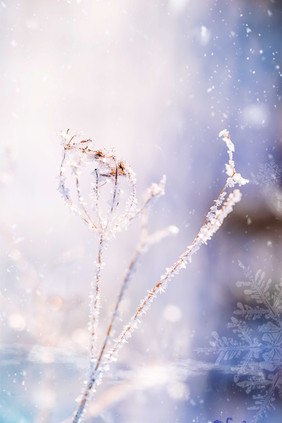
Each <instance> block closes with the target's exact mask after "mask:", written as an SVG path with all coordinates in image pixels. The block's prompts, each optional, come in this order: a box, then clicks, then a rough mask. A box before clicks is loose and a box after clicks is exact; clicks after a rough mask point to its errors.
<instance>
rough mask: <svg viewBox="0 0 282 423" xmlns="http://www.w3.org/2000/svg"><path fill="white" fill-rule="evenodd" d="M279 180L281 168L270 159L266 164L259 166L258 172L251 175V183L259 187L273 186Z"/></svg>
mask: <svg viewBox="0 0 282 423" xmlns="http://www.w3.org/2000/svg"><path fill="white" fill-rule="evenodd" d="M280 178H281V168H280V167H279V166H278V165H277V164H276V163H275V162H274V160H273V159H271V160H270V161H269V162H268V163H264V164H261V165H259V167H258V172H257V174H256V175H253V181H254V183H255V184H256V185H260V186H265V187H269V186H274V185H277V184H278V183H279V180H280Z"/></svg>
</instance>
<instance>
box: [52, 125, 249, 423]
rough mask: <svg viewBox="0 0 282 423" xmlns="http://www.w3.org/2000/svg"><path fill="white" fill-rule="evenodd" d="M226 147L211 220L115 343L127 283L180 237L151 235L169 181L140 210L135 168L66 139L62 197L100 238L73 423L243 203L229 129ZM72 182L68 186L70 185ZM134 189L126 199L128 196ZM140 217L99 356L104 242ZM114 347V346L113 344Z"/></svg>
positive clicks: (148, 195) (154, 186) (86, 142)
mask: <svg viewBox="0 0 282 423" xmlns="http://www.w3.org/2000/svg"><path fill="white" fill-rule="evenodd" d="M219 136H220V137H222V138H223V141H224V142H225V143H226V145H227V149H228V155H229V161H228V163H227V164H226V173H227V176H228V178H227V180H226V183H225V185H224V187H223V189H222V190H221V192H220V194H219V196H218V198H217V200H215V203H214V205H213V206H212V207H211V208H210V211H209V212H208V214H207V216H206V219H205V221H204V223H203V225H202V227H201V228H200V230H199V232H198V234H197V235H196V237H195V238H194V240H193V242H192V243H191V244H190V245H189V246H188V247H187V248H186V249H185V251H184V252H183V253H182V254H181V255H180V256H179V258H178V259H177V260H176V262H175V263H174V264H172V266H170V267H168V268H167V269H166V270H165V272H164V274H163V275H162V276H161V277H160V279H159V280H158V282H157V283H156V284H155V286H154V287H153V288H152V289H151V290H150V291H148V293H147V295H146V296H145V297H144V298H143V300H142V301H141V302H140V304H139V306H138V307H137V310H136V312H135V313H134V314H133V316H132V318H131V319H130V321H129V322H128V323H127V324H126V325H125V326H124V328H123V330H122V331H121V333H120V335H119V336H118V337H117V338H116V339H114V340H113V339H112V329H113V327H114V325H115V322H116V320H117V316H118V313H119V307H120V303H121V301H122V299H123V296H124V294H125V292H126V289H127V287H128V284H129V282H130V280H131V278H132V276H133V274H134V270H135V267H136V263H137V261H138V260H139V258H140V256H141V254H142V253H144V252H145V251H147V250H148V248H149V246H150V245H152V244H154V243H156V242H158V241H160V240H161V239H162V238H163V237H165V236H167V235H169V234H173V233H177V228H175V227H174V226H170V227H168V228H166V229H163V230H161V231H157V232H156V233H153V234H148V228H147V213H148V206H149V205H150V204H151V203H152V201H153V200H154V199H155V198H157V197H159V196H161V195H163V194H164V187H165V177H164V176H163V178H162V179H161V181H160V182H159V183H158V184H156V183H153V184H152V186H151V187H150V188H149V189H148V190H147V191H146V192H145V195H144V197H143V201H142V203H141V206H139V207H138V206H137V200H136V189H135V174H134V172H133V171H132V169H131V167H130V166H129V165H128V163H126V162H125V161H123V160H120V159H119V158H118V157H117V155H116V154H115V152H114V151H108V150H106V149H97V148H96V146H95V144H94V143H93V141H91V140H90V139H83V140H78V138H77V137H76V136H70V135H69V131H67V132H66V133H64V134H62V140H63V159H62V163H61V167H60V185H59V189H60V192H61V194H62V196H63V198H64V200H65V201H66V203H67V204H68V205H69V206H70V208H71V210H73V211H74V212H75V213H76V214H77V215H78V216H79V217H80V218H81V219H82V220H83V221H84V222H85V223H86V224H87V226H88V227H89V229H91V230H92V231H93V232H95V233H96V234H97V236H98V257H97V264H96V274H95V279H94V280H93V281H92V284H91V288H90V311H89V332H90V357H89V363H90V366H89V367H90V368H89V376H88V379H87V381H86V387H85V388H84V390H83V393H82V396H81V399H80V402H79V405H78V409H77V411H76V413H75V415H74V417H73V423H78V422H80V421H81V420H82V417H83V413H84V411H85V408H86V405H87V403H88V401H89V398H90V395H91V393H92V392H93V391H94V390H95V387H96V386H97V384H98V383H99V382H100V381H101V377H102V374H103V371H105V370H106V369H107V368H108V367H109V364H110V363H111V362H112V361H113V360H115V359H116V356H117V353H118V352H119V350H120V348H121V346H122V345H123V344H124V343H126V342H127V341H128V339H129V338H130V336H131V335H132V333H133V332H134V330H135V329H136V328H137V327H138V324H139V323H140V321H141V318H142V316H143V315H144V314H145V312H146V311H147V310H148V308H149V307H150V305H151V304H152V302H153V300H154V299H155V298H156V296H157V295H158V294H159V293H161V292H164V291H165V289H166V286H167V284H168V283H169V281H170V280H171V279H172V278H173V277H174V276H175V275H176V274H177V273H178V272H179V271H180V270H181V269H184V268H185V267H186V265H187V262H188V261H189V262H190V261H191V258H192V255H193V254H194V253H195V252H196V251H198V250H199V248H200V247H201V245H202V244H206V243H207V241H209V240H210V239H211V238H212V236H213V235H214V233H215V232H216V231H217V230H218V229H219V227H220V226H221V225H222V223H223V221H224V219H225V217H226V216H227V215H228V214H229V213H230V212H231V211H232V210H233V207H234V205H235V204H236V203H238V202H239V201H240V199H241V193H240V191H239V190H238V189H235V190H234V191H233V192H231V193H230V194H229V195H228V197H227V198H226V195H227V189H228V188H233V187H234V186H235V185H239V186H241V185H245V184H246V183H247V182H248V181H247V180H246V179H244V178H243V177H242V176H241V175H240V174H239V173H237V172H236V170H235V164H234V160H233V152H234V144H233V143H232V141H231V139H230V137H229V133H228V131H227V130H223V131H221V132H220V134H219ZM89 177H90V180H91V182H89ZM67 183H68V185H67ZM128 188H129V190H130V194H129V195H128V197H126V195H125V193H127V192H128ZM138 216H141V219H142V229H141V239H140V242H139V244H138V245H137V247H136V251H135V253H134V255H133V258H132V260H131V262H130V264H129V266H128V269H127V271H126V272H125V276H124V279H123V282H122V284H121V288H120V291H119V294H118V296H117V300H116V304H115V306H114V310H113V313H112V317H111V319H110V323H109V326H108V329H107V332H106V334H105V338H104V341H103V343H102V347H101V349H100V351H98V352H97V351H96V341H97V339H96V333H97V326H98V321H99V310H100V285H101V274H102V268H103V250H104V244H105V242H109V241H110V239H111V238H112V237H113V236H114V235H115V233H116V232H118V231H120V230H122V229H124V228H126V227H127V226H128V225H129V224H130V223H131V222H132V221H134V220H135V219H136V218H137V217H138ZM110 342H111V345H110V346H109V343H110Z"/></svg>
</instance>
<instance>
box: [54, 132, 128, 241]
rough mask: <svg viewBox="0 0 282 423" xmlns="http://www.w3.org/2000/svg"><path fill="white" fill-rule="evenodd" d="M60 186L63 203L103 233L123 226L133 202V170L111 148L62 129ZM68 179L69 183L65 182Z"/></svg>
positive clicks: (107, 234) (111, 231) (104, 234)
mask: <svg viewBox="0 0 282 423" xmlns="http://www.w3.org/2000/svg"><path fill="white" fill-rule="evenodd" d="M61 135H62V141H63V148H64V151H63V159H62V163H61V168H60V185H59V189H60V191H61V193H62V196H63V198H64V199H65V201H66V203H67V204H68V205H69V206H70V207H71V209H72V210H73V211H74V212H75V213H76V214H78V215H79V216H80V217H81V218H82V219H83V220H84V222H85V223H87V224H88V225H89V227H90V228H91V229H94V230H96V231H97V232H98V233H99V234H100V235H103V236H104V237H110V236H111V235H113V233H114V232H116V231H117V230H120V228H121V227H122V226H125V225H126V224H127V223H128V222H129V220H130V217H131V216H132V214H133V212H134V209H135V206H136V194H135V174H134V172H133V171H132V169H131V167H130V166H129V165H128V164H127V163H126V162H125V161H122V160H120V159H119V158H118V157H117V156H116V154H115V152H114V151H113V150H107V149H105V148H103V149H97V148H96V146H95V144H94V142H93V141H92V140H91V139H78V138H77V136H76V135H73V136H70V135H69V131H67V132H66V133H62V134H61ZM67 179H68V182H69V185H68V186H67V185H66V180H67Z"/></svg>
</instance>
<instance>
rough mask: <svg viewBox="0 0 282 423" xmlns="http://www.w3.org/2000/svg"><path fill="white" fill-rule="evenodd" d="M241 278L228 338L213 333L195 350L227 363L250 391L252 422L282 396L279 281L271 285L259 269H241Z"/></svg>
mask: <svg viewBox="0 0 282 423" xmlns="http://www.w3.org/2000/svg"><path fill="white" fill-rule="evenodd" d="M239 265H240V267H242V269H243V270H244V275H245V278H246V280H245V281H238V282H237V286H238V287H242V288H243V290H244V295H245V298H246V300H247V301H246V303H241V302H239V303H237V309H236V310H235V311H234V313H233V314H234V316H233V317H231V320H230V322H229V323H228V324H227V328H229V329H231V330H232V332H233V336H232V337H225V336H222V337H221V336H220V335H219V334H218V333H217V332H213V334H212V337H213V340H212V341H211V342H210V347H207V348H198V349H197V352H200V353H205V354H207V355H211V354H213V355H215V356H216V357H217V358H216V362H215V366H219V365H220V364H222V362H225V363H226V362H228V364H229V365H230V367H231V371H232V373H233V374H234V382H235V384H236V385H237V386H239V387H240V388H242V389H244V390H245V392H246V393H247V394H251V396H252V399H253V401H254V405H253V406H252V407H249V409H250V410H252V412H253V422H258V421H261V419H263V418H264V417H265V416H266V415H267V413H268V412H269V411H270V410H273V409H274V408H275V407H274V402H275V400H276V399H278V398H281V399H282V318H281V315H282V280H281V283H280V284H276V285H275V284H274V283H273V282H272V280H271V279H267V278H266V277H265V274H264V273H263V272H262V271H261V270H259V271H257V273H256V274H255V275H253V272H252V271H251V269H250V268H249V267H248V268H245V267H244V266H243V265H242V264H241V263H239Z"/></svg>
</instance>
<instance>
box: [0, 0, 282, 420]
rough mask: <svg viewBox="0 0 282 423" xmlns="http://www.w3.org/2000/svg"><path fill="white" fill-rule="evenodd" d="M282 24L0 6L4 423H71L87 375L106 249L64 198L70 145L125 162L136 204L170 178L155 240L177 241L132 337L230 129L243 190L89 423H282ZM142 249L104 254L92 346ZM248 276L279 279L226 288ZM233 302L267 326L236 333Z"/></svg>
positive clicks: (198, 10)
mask: <svg viewBox="0 0 282 423" xmlns="http://www.w3.org/2000/svg"><path fill="white" fill-rule="evenodd" d="M281 17H282V2H280V1H279V0H248V1H247V0H205V1H195V0H162V1H161V0H150V1H147V2H146V1H135V2H132V1H129V0H120V1H113V0H109V1H107V0H104V1H102V0H101V1H98V0H56V1H55V0H54V1H52V2H51V1H34V0H27V1H23V0H20V1H16V0H3V1H1V2H0V22H1V25H0V51H1V55H0V92H1V97H0V107H1V113H0V122H1V140H0V204H1V207H0V263H1V266H0V272H1V273H0V422H1V423H27V422H28V423H39V422H42V423H53V422H54V423H55V422H66V421H70V420H69V417H70V416H71V415H72V413H73V412H74V409H75V406H76V405H75V399H76V398H77V397H78V395H79V394H80V392H81V389H82V384H83V380H84V379H85V375H86V372H87V365H88V364H87V354H88V332H87V316H88V302H89V286H90V281H91V278H93V276H94V270H95V268H94V261H95V258H96V252H97V245H96V244H97V240H96V238H95V237H94V236H93V233H91V232H90V231H89V230H88V229H87V227H86V226H84V225H83V223H82V221H80V219H78V218H77V216H75V215H74V214H72V213H71V212H70V210H69V209H68V208H67V207H66V206H65V205H64V202H63V200H62V198H61V197H60V194H59V192H58V190H57V187H58V172H59V165H60V161H61V157H62V145H61V140H60V135H59V134H60V131H62V130H63V131H66V130H67V129H68V128H69V129H70V133H73V134H81V136H85V137H87V138H92V139H93V140H94V141H95V143H96V145H97V148H98V149H99V148H102V147H107V148H110V147H113V148H114V149H115V151H116V152H117V154H118V155H119V156H120V157H121V158H122V159H124V160H126V161H128V162H129V163H130V164H131V166H132V168H133V169H134V171H135V172H136V175H137V189H138V196H139V198H141V197H142V193H143V192H144V190H145V189H146V187H147V186H149V185H150V184H151V183H152V182H158V181H159V180H160V179H161V177H162V175H163V174H165V175H166V177H167V185H166V196H165V197H162V198H161V199H159V200H158V202H157V203H156V204H154V207H153V208H152V210H151V213H150V225H149V226H150V230H152V231H153V230H156V229H160V228H163V227H166V226H167V225H171V224H174V225H176V226H177V227H178V228H179V234H178V235H176V236H174V237H171V238H169V239H165V240H164V241H163V242H162V243H161V244H159V245H156V246H154V247H153V248H152V249H151V250H150V251H149V252H148V254H147V255H145V256H144V257H143V258H142V261H141V264H140V267H139V268H138V272H137V274H136V277H135V278H134V281H132V284H131V286H130V288H129V291H128V293H127V296H126V299H125V301H124V303H123V307H122V317H123V318H124V320H125V322H127V320H128V319H129V317H130V316H131V315H132V313H133V312H134V311H135V310H136V307H137V306H138V304H139V301H140V299H141V298H143V296H144V295H145V294H146V292H147V290H148V289H150V288H152V286H153V285H154V283H155V282H156V281H157V280H158V278H159V276H160V274H162V273H163V272H164V269H165V268H166V267H167V266H170V265H171V264H172V263H173V262H174V261H175V260H176V259H177V258H178V256H179V254H181V253H182V252H183V251H184V249H185V247H186V246H187V245H188V244H190V243H191V241H192V240H193V238H194V236H195V235H196V234H197V233H198V231H199V228H200V226H201V224H202V223H203V221H204V217H205V215H206V213H207V211H208V210H209V208H210V207H211V205H212V204H213V200H215V199H216V197H217V196H218V194H219V192H220V191H221V189H222V187H223V185H224V182H225V174H224V171H225V169H224V164H225V162H226V161H227V154H226V148H225V145H224V143H223V142H222V141H220V140H219V138H218V133H219V132H220V131H221V130H222V129H224V128H227V129H228V130H229V131H230V134H231V138H232V140H233V142H234V143H235V146H236V151H235V163H236V168H237V170H238V171H239V172H240V173H241V174H242V175H243V176H244V177H245V178H248V179H249V180H250V183H249V184H248V185H247V186H245V187H243V188H242V190H241V191H242V193H243V199H242V201H241V203H240V204H239V205H238V206H237V207H236V209H235V211H234V212H233V213H232V215H230V216H229V217H228V219H227V221H226V222H225V223H224V225H223V227H222V228H221V229H220V231H219V232H218V233H217V234H216V235H215V237H214V238H213V240H212V241H211V242H210V244H209V245H208V246H205V248H202V249H201V250H200V251H199V253H198V254H197V255H196V256H194V259H193V262H192V264H191V265H189V266H188V268H187V269H186V271H183V272H182V273H180V274H179V275H178V277H177V278H175V279H174V280H173V281H172V282H171V284H170V285H169V287H168V289H167V291H166V293H165V294H164V295H162V296H160V297H159V298H158V299H157V300H156V301H155V303H154V304H153V306H152V308H151V310H150V311H149V312H148V313H147V314H146V316H145V318H144V320H143V323H142V325H141V326H140V328H139V330H138V331H136V333H135V334H134V336H133V337H132V339H131V340H130V343H129V344H128V345H126V346H125V347H124V348H123V349H122V351H121V354H120V355H119V360H118V362H117V363H115V364H114V366H112V368H111V371H110V372H109V373H108V374H107V375H106V376H105V378H104V380H103V384H102V385H101V386H100V387H99V388H98V391H97V393H96V395H95V399H94V400H93V401H92V403H91V405H90V407H89V409H88V412H87V414H86V417H85V421H86V422H92V421H97V422H118V423H123V422H134V423H144V421H150V422H152V423H160V422H162V423H163V422H164V423H176V422H199V423H207V422H213V421H215V420H219V421H222V422H225V421H226V419H227V417H232V418H233V421H234V422H235V423H237V422H239V423H241V422H242V421H243V420H246V422H248V423H249V422H250V421H266V420H263V419H265V418H266V417H265V416H266V415H267V421H268V422H270V423H278V422H279V421H280V420H279V415H280V416H281V414H280V413H281V411H282V410H281V398H279V387H280V395H281V386H282V380H281V374H282V373H281V362H282V351H281V339H282V338H281V337H282V334H281V326H282V324H281V309H282V305H281V298H280V297H279V293H280V294H281V277H282V266H281V243H282V241H281V233H282V231H281V216H282V191H281V182H282V180H281V160H282V138H281V137H282V124H281V122H282V119H281V117H282V116H281V93H282V86H281V27H282V23H281V22H282V21H281ZM138 234H139V227H138V222H137V224H136V225H135V226H134V227H132V228H130V229H129V230H128V231H127V232H125V233H121V234H120V235H118V236H117V237H116V239H115V240H113V242H112V243H111V244H110V245H108V248H107V251H106V254H105V270H104V273H103V286H102V298H103V299H102V306H103V308H102V311H101V323H100V328H99V335H100V337H101V338H102V336H103V333H104V331H105V330H106V325H107V321H108V319H109V317H110V313H111V307H112V305H113V303H114V300H115V298H116V294H117V291H118V287H119V285H120V281H121V279H122V277H123V274H124V271H125V269H126V267H127V265H128V263H129V261H130V259H131V256H132V253H133V251H134V245H135V244H136V243H137V242H138ZM239 262H240V263H242V264H243V266H244V269H243V268H242V264H241V266H240V265H239V264H238V263H239ZM248 267H250V269H252V272H253V274H254V275H255V274H256V272H257V271H258V270H259V269H261V270H262V271H263V272H265V275H266V276H265V279H266V280H268V279H269V278H271V282H269V284H268V285H263V289H262V290H261V291H260V294H257V296H255V294H254V296H253V297H251V295H250V292H249V293H248V292H246V291H244V289H243V288H242V287H240V286H237V285H236V282H237V281H242V280H244V281H246V280H248V278H249V279H252V276H251V272H250V270H249V272H248V270H246V269H248ZM254 283H255V282H254ZM279 284H280V286H279ZM238 302H239V303H241V304H244V305H245V304H247V305H248V306H249V307H250V308H251V309H252V310H255V309H257V308H262V309H264V310H266V311H265V313H263V312H262V311H261V312H258V313H257V314H258V316H257V318H255V317H254V315H255V314H254V313H253V314H252V317H250V318H249V316H248V315H247V314H246V313H245V314H244V313H241V314H240V313H239V314H238V313H237V314H236V310H238V305H237V303H238ZM234 312H235V314H234ZM234 316H237V317H236V318H237V319H238V321H239V323H240V327H241V328H242V327H244V328H245V329H246V330H245V332H244V333H245V335H246V334H247V335H246V336H245V338H244V337H243V336H242V332H238V331H236V328H235V329H234V326H233V327H232V325H231V326H230V325H228V322H232V318H234ZM264 316H266V317H264ZM266 318H267V322H268V323H269V325H268V326H265V324H266V321H265V319H266ZM233 324H234V320H233ZM270 325H272V326H270ZM121 327H122V325H121ZM215 332H216V333H217V335H216V334H215ZM117 334H118V332H117ZM240 334H241V336H240ZM224 337H225V338H224ZM279 337H280V338H279ZM215 339H217V340H218V339H219V340H222V342H223V343H224V342H225V345H226V346H227V347H228V348H229V350H228V351H227V350H224V351H225V355H224V354H223V352H222V351H223V350H222V351H221V353H222V355H221V356H220V350H217V349H216V345H218V344H217V341H215ZM224 339H226V341H224ZM210 342H212V344H210ZM232 342H233V344H234V342H235V343H236V342H237V344H238V343H239V344H240V345H243V347H242V346H241V347H240V348H241V349H240V348H239V347H238V351H239V353H238V354H237V356H234V355H232V348H231V344H232ZM209 348H210V350H209ZM228 348H227V349H228ZM266 348H267V350H266ZM254 350H256V351H255V352H256V354H257V355H256V356H255V355H254V356H251V361H254V363H255V364H254V366H253V367H252V368H251V369H250V367H248V366H246V363H247V360H249V358H250V357H249V358H247V354H248V353H249V352H250V351H254ZM238 351H237V352H238ZM219 356H220V357H221V358H220V359H219ZM234 360H235V361H234ZM236 360H237V361H236ZM249 361H250V360H249ZM234 366H235V368H236V369H235V370H234ZM236 366H237V367H236ZM238 369H239V370H238ZM244 369H245V370H244ZM243 370H244V371H243ZM250 370H252V371H250ZM238 374H239V376H238ZM254 375H255V376H256V377H259V382H258V384H257V385H256V384H253V385H252V386H251V381H252V380H253V378H254ZM244 383H245V384H244ZM259 386H260V389H259ZM258 393H259V394H260V395H261V398H262V399H263V398H264V397H263V396H267V394H271V395H270V398H271V399H272V400H271V404H272V405H273V406H274V407H275V409H272V408H269V409H268V407H265V410H263V411H264V412H265V414H264V415H263V416H260V415H258V414H257V410H250V409H249V408H250V407H254V406H255V399H254V395H256V394H258Z"/></svg>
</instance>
